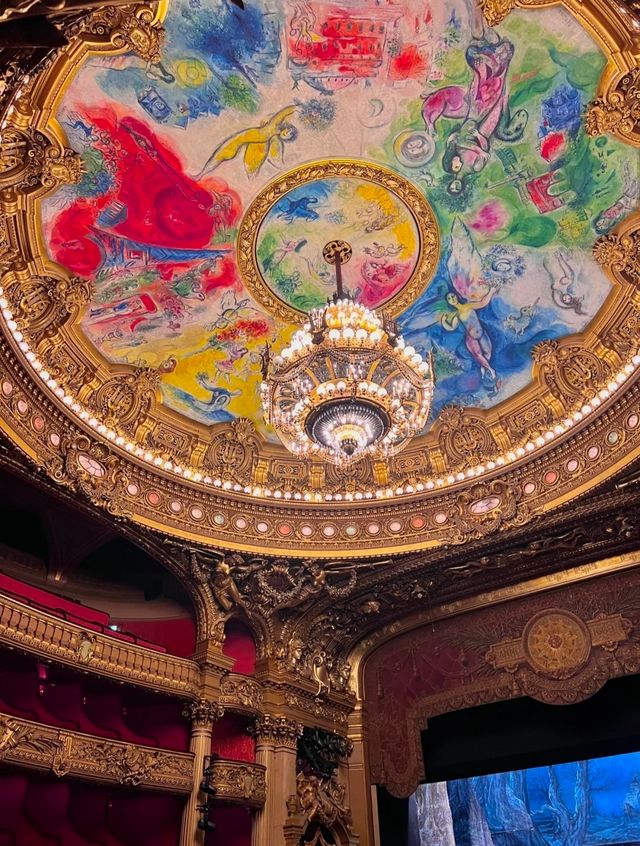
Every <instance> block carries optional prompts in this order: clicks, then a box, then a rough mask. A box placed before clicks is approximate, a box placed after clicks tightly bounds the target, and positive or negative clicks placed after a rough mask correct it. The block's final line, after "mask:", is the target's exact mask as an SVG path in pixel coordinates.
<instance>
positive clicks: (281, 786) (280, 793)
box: [251, 714, 303, 846]
mask: <svg viewBox="0 0 640 846" xmlns="http://www.w3.org/2000/svg"><path fill="white" fill-rule="evenodd" d="M302 731H303V726H302V724H301V723H297V722H296V721H295V720H290V719H288V718H287V717H278V716H272V715H271V714H264V715H263V716H261V717H258V718H257V719H256V722H255V724H254V726H253V727H252V729H251V734H253V736H254V737H255V739H256V763H257V764H263V765H264V766H265V767H266V772H267V801H266V803H265V806H264V808H263V809H262V810H261V811H258V812H257V814H256V816H255V819H254V823H253V832H252V837H251V846H283V844H284V825H285V823H286V821H287V816H288V811H287V799H288V798H289V796H290V795H291V794H292V793H295V792H296V753H297V746H298V738H299V737H300V736H301V735H302Z"/></svg>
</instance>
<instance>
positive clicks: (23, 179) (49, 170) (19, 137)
mask: <svg viewBox="0 0 640 846" xmlns="http://www.w3.org/2000/svg"><path fill="white" fill-rule="evenodd" d="M25 109H26V111H27V113H28V110H29V106H28V105H25ZM81 178H82V159H81V158H80V156H79V155H78V154H77V153H76V152H74V151H73V150H70V149H67V148H65V147H62V146H61V145H60V144H59V143H57V141H55V140H54V139H53V138H51V137H49V136H48V135H47V134H45V133H44V132H42V131H40V130H39V129H32V128H28V129H18V128H16V127H14V126H11V125H9V126H7V127H5V128H3V129H0V188H4V189H7V188H9V189H13V190H15V191H20V192H21V193H23V194H28V193H30V192H31V191H34V190H38V189H46V190H50V189H52V188H55V187H56V186H58V185H65V184H72V183H75V182H79V181H80V179H81Z"/></svg>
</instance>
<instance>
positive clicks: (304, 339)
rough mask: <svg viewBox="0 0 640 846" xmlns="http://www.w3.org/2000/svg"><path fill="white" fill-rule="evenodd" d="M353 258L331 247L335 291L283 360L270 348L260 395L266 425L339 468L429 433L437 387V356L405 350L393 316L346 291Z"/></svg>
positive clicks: (344, 248) (340, 245)
mask: <svg viewBox="0 0 640 846" xmlns="http://www.w3.org/2000/svg"><path fill="white" fill-rule="evenodd" d="M351 254H352V252H351V247H350V246H349V245H348V244H347V243H346V242H344V241H331V242H329V243H328V244H327V245H326V246H325V248H324V250H323V256H324V259H325V261H327V262H328V263H329V264H333V265H335V269H336V293H335V294H334V295H333V297H332V299H330V300H329V301H328V302H327V304H326V305H325V306H324V308H318V309H314V310H313V311H311V312H310V313H309V316H308V321H307V322H306V323H305V324H304V326H303V327H302V329H299V330H298V331H297V332H296V333H295V334H294V336H293V338H292V339H291V342H290V344H289V346H288V347H286V348H285V349H283V350H282V352H281V353H280V354H279V355H275V356H273V357H271V354H270V348H269V345H267V346H266V347H265V351H264V354H263V361H262V377H263V382H262V385H261V389H260V391H261V399H262V407H263V409H264V414H265V418H266V421H267V423H270V424H271V425H272V426H273V428H274V429H275V430H276V432H277V434H278V436H279V438H280V440H281V441H282V442H283V444H284V445H285V446H286V447H287V449H288V450H289V451H290V452H292V453H294V454H295V455H297V456H299V457H302V458H311V459H316V460H326V461H330V462H331V463H333V464H336V465H339V466H348V465H350V464H352V463H354V462H356V461H359V460H361V459H363V458H365V457H367V456H368V457H370V458H373V459H376V458H377V459H386V458H388V457H389V456H391V455H395V454H396V453H397V452H399V451H400V450H401V449H403V448H404V447H405V446H406V445H407V444H408V443H409V441H410V440H411V438H413V437H414V436H415V435H416V434H418V433H419V432H420V431H421V430H422V429H423V428H424V426H425V424H426V422H427V418H428V417H429V411H430V408H431V399H432V397H433V388H434V380H433V367H432V363H431V358H430V357H429V359H427V360H425V359H423V358H422V356H421V355H420V354H419V353H418V352H416V351H415V350H414V348H413V347H411V346H408V345H406V344H405V342H404V339H403V338H402V337H401V336H400V335H399V334H398V328H397V325H396V322H395V321H394V320H393V319H392V318H391V316H390V315H389V314H386V313H384V312H383V313H382V314H381V316H380V317H379V316H378V315H377V314H376V312H375V311H372V310H371V309H369V308H366V307H365V306H364V305H362V304H361V303H358V302H356V301H355V299H354V298H353V297H352V296H351V295H350V294H349V293H348V292H346V291H345V290H344V288H343V284H342V265H343V264H346V263H347V262H348V261H349V259H350V258H351Z"/></svg>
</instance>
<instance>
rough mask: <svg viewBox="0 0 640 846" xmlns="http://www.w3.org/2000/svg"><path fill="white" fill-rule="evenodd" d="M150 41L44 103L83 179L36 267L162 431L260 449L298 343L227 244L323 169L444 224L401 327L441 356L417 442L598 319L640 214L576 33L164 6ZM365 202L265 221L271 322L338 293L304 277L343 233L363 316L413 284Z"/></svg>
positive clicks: (417, 9)
mask: <svg viewBox="0 0 640 846" xmlns="http://www.w3.org/2000/svg"><path fill="white" fill-rule="evenodd" d="M165 27H166V31H167V37H166V40H165V42H164V45H163V48H162V55H161V57H160V60H159V61H158V62H156V63H155V64H147V63H145V62H143V61H142V60H141V59H139V58H138V57H137V56H135V55H134V54H131V53H129V54H120V55H112V56H106V55H98V54H94V55H91V56H89V57H88V58H87V59H86V60H85V61H84V63H83V65H82V66H81V67H80V68H79V70H78V72H77V74H76V75H75V77H74V78H73V79H72V80H71V82H70V84H69V85H68V87H67V88H66V90H65V91H64V92H63V93H62V94H61V96H60V98H59V100H58V105H57V112H56V118H57V120H58V122H59V125H60V127H61V129H62V130H63V132H64V133H66V140H67V143H68V144H69V145H70V146H71V147H73V148H74V149H75V150H76V151H77V152H78V153H79V154H80V155H81V157H82V159H83V162H84V175H83V177H82V179H81V181H80V182H79V183H78V184H77V185H72V186H65V187H63V188H61V189H60V190H59V191H57V192H56V193H55V194H53V195H51V196H50V197H48V198H46V200H44V201H43V203H42V204H41V209H42V214H41V226H42V230H43V235H44V241H45V243H46V245H47V249H48V253H49V256H50V257H51V259H52V260H54V261H55V262H58V263H59V264H61V265H63V266H64V267H66V268H67V269H68V270H69V271H70V272H71V273H73V274H76V275H79V276H82V277H84V278H87V279H89V280H91V282H92V291H93V294H92V300H91V303H90V305H89V307H88V308H87V310H86V313H85V315H84V319H83V323H82V328H83V331H84V333H85V336H86V338H87V339H88V341H89V342H90V343H91V344H93V346H94V347H95V348H96V349H97V350H98V351H99V352H100V353H101V354H102V355H103V356H104V357H105V358H106V359H107V360H108V361H110V362H114V363H127V364H130V365H134V366H136V365H137V366H147V367H153V368H157V369H158V370H159V371H160V374H161V388H162V393H163V398H164V402H165V403H166V404H167V405H168V406H169V407H170V408H172V409H174V410H175V411H177V412H179V413H181V414H182V415H184V416H186V417H188V418H191V419H193V420H196V421H199V422H201V423H205V424H216V423H228V422H230V421H232V420H234V419H237V418H239V417H248V418H250V419H251V420H253V421H254V422H255V423H256V425H257V427H258V429H259V430H260V431H262V432H263V433H264V434H266V435H268V436H269V433H268V432H267V431H266V428H265V425H264V422H263V417H262V413H261V410H260V403H259V394H258V384H259V381H260V355H259V353H260V350H261V349H262V347H263V345H264V344H265V342H267V341H272V340H274V339H277V341H278V343H280V342H286V341H287V340H288V338H289V337H290V335H291V333H292V331H293V328H294V327H293V326H292V325H289V324H287V323H286V322H282V321H281V320H280V319H279V318H277V317H276V316H275V315H274V314H272V313H270V312H269V310H267V309H265V307H263V306H262V305H261V304H260V303H258V302H257V301H256V300H255V299H254V298H253V296H252V294H251V292H250V291H249V290H248V288H247V286H246V284H245V281H244V279H243V277H242V274H241V273H240V270H239V267H238V260H237V243H236V237H237V234H238V227H239V225H240V222H241V221H242V219H243V217H244V215H245V214H246V212H247V209H248V208H249V207H250V206H251V204H252V202H253V201H254V199H255V198H256V197H257V196H258V194H260V192H263V191H264V190H265V189H266V188H267V186H269V185H270V184H271V183H272V182H274V180H277V179H279V178H280V177H282V175H283V174H286V173H287V172H288V171H290V170H292V169H294V168H300V167H302V166H303V165H305V164H308V163H312V162H316V161H318V160H326V159H328V158H331V159H335V160H342V159H351V160H356V161H362V162H364V163H372V164H375V165H378V166H380V167H383V168H385V169H386V170H389V171H391V172H393V173H397V174H399V175H400V176H402V177H404V179H406V180H409V181H410V182H411V183H412V185H413V186H414V187H415V189H416V190H417V191H419V192H421V194H422V195H423V196H424V197H425V198H426V199H427V201H428V203H429V204H430V206H431V208H432V209H433V210H434V212H435V214H436V217H437V219H438V224H439V229H440V238H441V251H440V259H439V263H438V267H437V270H436V272H435V275H434V276H433V278H432V279H431V282H430V283H429V285H428V286H427V287H426V289H425V290H423V291H422V292H421V293H419V294H417V295H416V299H415V300H414V301H413V302H412V303H411V304H410V305H409V307H408V308H406V309H405V311H404V313H403V314H401V315H400V319H399V323H400V328H401V331H402V332H403V333H404V335H405V339H406V341H407V343H408V344H411V345H412V346H414V347H415V348H416V349H417V350H418V351H419V352H420V353H422V354H425V353H428V352H429V351H432V353H433V360H434V366H435V374H436V391H435V396H434V402H433V410H432V420H433V419H434V418H435V417H437V415H438V413H439V411H440V410H441V409H442V408H443V407H444V406H446V405H450V404H457V405H466V406H478V407H484V408H489V407H492V406H495V405H497V404H499V403H501V402H503V401H504V400H506V399H507V398H509V397H511V396H513V394H515V393H516V392H517V391H518V390H520V389H521V388H523V387H524V386H526V385H527V384H528V383H529V381H530V378H531V367H532V360H531V352H532V349H533V348H534V347H535V346H536V345H537V344H539V343H540V342H541V341H543V340H546V339H553V338H561V337H564V336H566V335H570V334H574V333H576V332H580V331H582V330H583V329H585V327H586V326H587V325H588V324H589V323H590V322H591V320H592V319H593V318H594V316H595V315H596V314H597V313H598V311H599V309H600V308H601V306H602V304H603V303H604V301H605V299H606V298H607V295H608V293H609V291H610V284H609V282H608V281H607V279H606V277H605V276H604V274H603V272H602V271H601V269H600V268H599V267H598V266H597V265H596V264H595V262H594V261H593V259H592V256H591V249H592V246H593V243H594V241H595V239H596V238H597V237H598V236H599V235H601V234H603V233H606V232H608V231H610V230H611V229H612V228H613V227H614V226H615V225H616V223H617V222H618V221H620V220H621V219H622V218H624V217H625V216H626V215H628V214H629V212H630V211H631V210H632V209H633V208H634V207H635V206H636V204H637V198H638V181H637V152H636V151H634V150H633V149H631V148H626V147H624V146H623V145H622V144H620V143H618V142H617V141H615V140H612V139H611V138H608V137H601V138H595V139H593V138H589V137H587V135H586V133H585V131H584V128H583V114H584V109H585V106H586V104H587V103H588V102H589V101H590V100H591V99H593V97H594V96H595V94H596V90H597V85H598V79H599V77H600V74H601V72H602V70H603V67H604V63H605V60H604V55H603V54H602V52H601V50H600V48H599V47H598V45H597V44H596V42H595V41H594V40H593V39H592V38H591V37H590V36H589V34H588V33H587V31H586V30H585V29H583V28H582V27H581V25H580V24H579V23H578V22H577V21H576V20H575V19H574V18H573V17H572V16H571V15H570V14H569V12H568V11H566V10H564V9H563V8H561V7H557V6H556V7H545V8H543V9H516V10H514V11H513V12H512V13H511V14H510V15H509V16H508V17H507V18H506V19H505V21H504V22H503V23H502V24H501V25H500V26H498V27H496V28H491V27H488V26H486V25H484V24H483V23H482V20H481V17H480V14H479V11H478V8H477V6H476V3H475V2H472V0H451V2H448V3H446V4H443V3H436V2H428V1H427V0H385V2H378V0H344V2H342V3H339V4H338V3H332V2H320V0H252V2H251V3H247V4H246V8H245V9H244V11H243V10H240V9H238V8H237V7H235V6H234V5H233V4H232V3H229V2H228V0H172V2H171V3H170V4H169V10H168V14H167V18H166V20H165ZM378 187H379V186H378ZM362 191H363V189H362V187H361V186H357V185H356V184H355V183H353V182H349V181H342V182H341V181H340V180H336V181H322V179H320V180H319V181H317V182H316V183H315V184H314V186H313V189H310V188H308V186H307V187H306V188H304V189H301V188H297V189H295V190H293V191H292V192H291V193H290V194H289V195H287V196H286V197H284V198H281V199H280V201H279V204H278V205H277V206H276V207H274V208H273V210H272V212H271V214H270V215H269V216H268V217H267V218H266V219H265V220H264V224H263V228H262V230H261V233H260V238H261V241H260V245H259V248H258V252H257V261H258V264H259V267H258V268H257V272H261V273H262V274H263V275H264V278H265V281H266V282H267V283H268V284H269V285H270V286H271V287H272V289H273V291H274V292H275V293H276V294H277V295H278V297H280V298H281V299H282V301H284V302H287V303H290V304H295V305H296V307H298V308H299V309H301V310H305V309H306V308H309V307H312V306H314V305H318V304H319V303H320V302H321V301H323V300H324V299H325V298H326V296H327V294H328V293H331V274H330V270H329V269H328V268H326V267H324V266H322V264H321V263H320V262H319V259H318V257H319V253H320V250H321V249H322V246H323V244H324V243H325V242H326V241H328V240H331V239H332V238H333V237H337V236H336V234H335V233H334V231H333V226H338V225H340V222H341V221H342V223H343V224H344V225H345V226H347V227H349V229H350V231H352V237H346V238H345V234H346V233H342V234H341V235H340V236H339V237H343V238H345V240H349V241H351V242H352V244H353V246H354V248H357V250H356V256H355V257H354V259H352V261H351V263H350V264H349V265H347V266H346V267H345V269H344V277H345V285H346V287H347V288H350V289H352V290H354V291H358V290H359V292H360V296H361V297H362V298H363V299H364V300H365V301H367V302H368V304H369V305H374V306H375V305H380V304H381V303H384V302H385V301H386V300H387V299H389V297H391V296H393V294H394V292H395V291H396V290H397V289H398V287H399V286H402V285H403V284H404V282H403V280H406V278H407V275H408V274H410V272H411V268H412V265H413V264H415V256H416V249H417V247H416V230H415V227H414V226H413V225H412V222H411V219H410V215H409V216H408V213H407V212H406V211H405V210H403V209H402V207H401V206H400V205H398V204H397V203H395V205H394V202H395V200H394V198H393V197H391V198H390V196H388V195H385V194H384V191H382V192H379V191H378V190H377V187H376V186H375V185H371V186H369V187H368V188H367V189H366V191H368V192H369V194H368V195H366V196H365V194H366V192H364V193H362ZM310 192H311V193H310ZM358 192H360V194H361V195H359V193H358Z"/></svg>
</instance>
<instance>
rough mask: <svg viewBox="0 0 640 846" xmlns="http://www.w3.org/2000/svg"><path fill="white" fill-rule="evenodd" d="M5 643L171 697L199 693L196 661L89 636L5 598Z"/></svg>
mask: <svg viewBox="0 0 640 846" xmlns="http://www.w3.org/2000/svg"><path fill="white" fill-rule="evenodd" d="M0 643H1V644H3V645H5V646H7V647H9V648H12V649H16V648H18V649H20V650H22V651H25V652H29V653H32V654H34V655H38V656H41V657H42V658H46V659H47V660H49V661H56V662H58V663H60V664H64V665H66V666H76V665H77V664H78V662H80V663H82V664H83V665H84V667H83V669H85V670H86V671H88V672H91V673H95V674H97V675H100V676H106V677H109V678H112V679H117V680H120V681H126V682H128V683H133V684H137V685H141V686H143V687H150V688H153V689H154V690H160V691H162V692H165V693H173V694H180V695H183V696H193V695H195V693H196V691H197V690H198V689H199V675H200V673H199V669H198V666H197V664H195V663H194V662H193V661H188V660H187V659H186V658H177V657H175V656H173V655H167V654H165V653H159V652H156V651H154V650H152V649H146V648H144V647H141V646H134V645H133V644H130V643H126V642H125V641H122V640H118V639H117V638H112V637H109V636H108V635H102V634H98V633H96V632H87V631H85V630H83V629H82V628H80V627H79V626H76V625H74V624H73V623H68V622H66V620H62V619H59V618H57V617H53V616H51V615H49V614H46V613H44V612H41V611H38V610H37V609H35V608H31V607H29V606H28V605H23V604H22V603H20V602H17V601H16V600H14V599H11V598H9V597H5V596H1V595H0Z"/></svg>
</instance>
